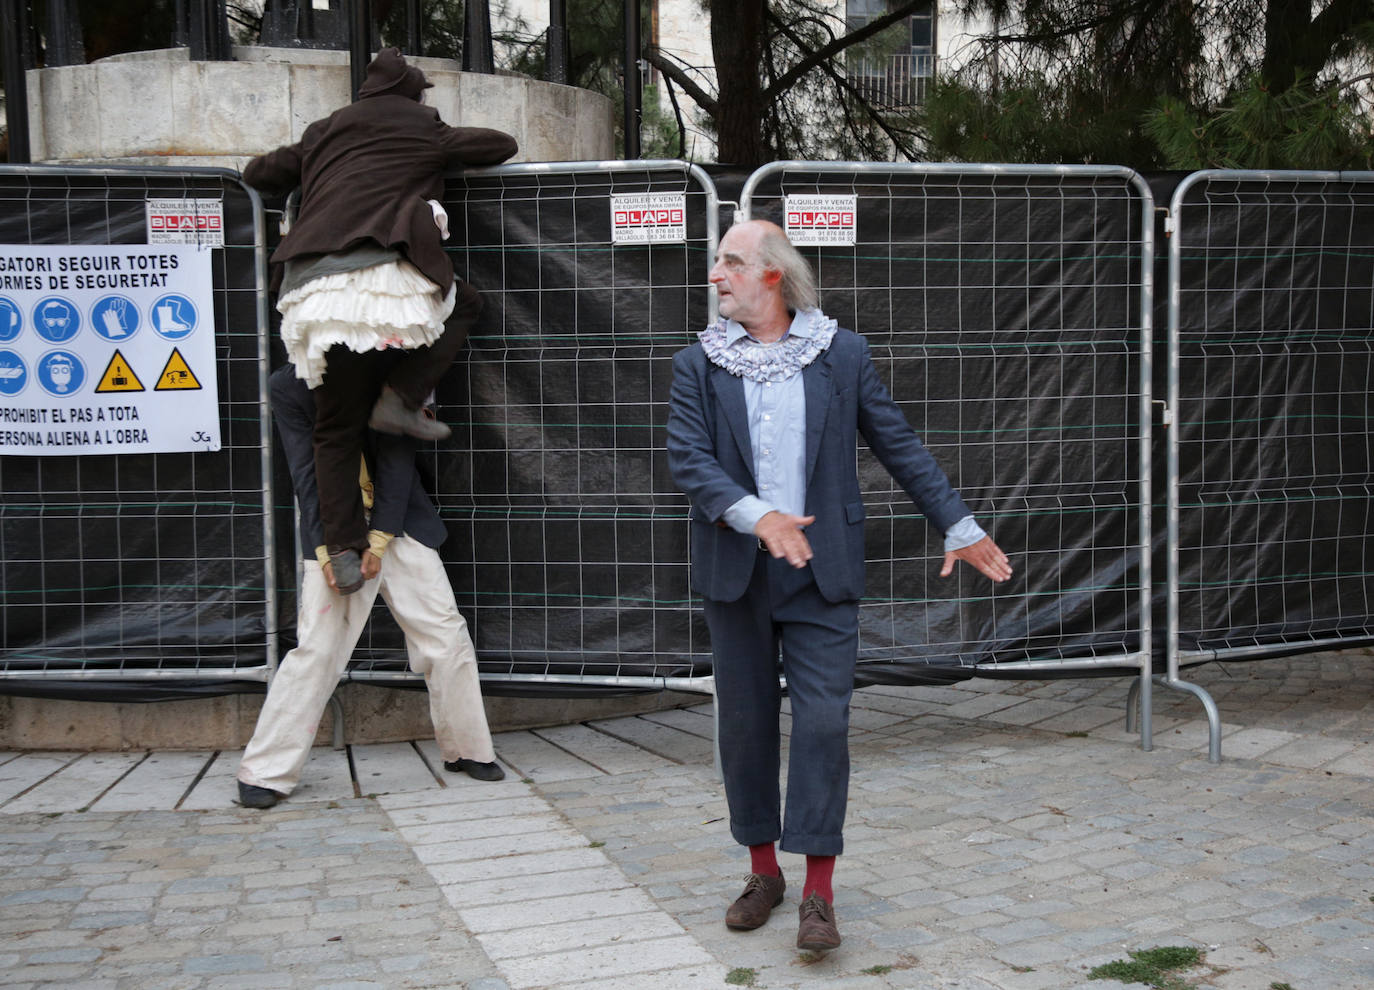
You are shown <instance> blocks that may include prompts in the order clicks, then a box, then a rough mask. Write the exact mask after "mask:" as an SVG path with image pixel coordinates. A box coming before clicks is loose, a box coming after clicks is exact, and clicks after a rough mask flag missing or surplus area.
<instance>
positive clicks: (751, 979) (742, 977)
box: [725, 966, 758, 987]
mask: <svg viewBox="0 0 1374 990" xmlns="http://www.w3.org/2000/svg"><path fill="white" fill-rule="evenodd" d="M757 981H758V973H757V972H755V971H754V970H752V969H748V968H746V967H744V966H736V967H735V968H734V969H732V970H730V972H728V973H726V974H725V982H726V983H728V984H730V986H732V987H752V986H754V985H755V983H756V982H757Z"/></svg>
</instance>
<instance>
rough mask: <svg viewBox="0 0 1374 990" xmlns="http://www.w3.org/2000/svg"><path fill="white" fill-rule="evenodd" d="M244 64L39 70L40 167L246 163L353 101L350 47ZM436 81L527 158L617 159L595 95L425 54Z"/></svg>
mask: <svg viewBox="0 0 1374 990" xmlns="http://www.w3.org/2000/svg"><path fill="white" fill-rule="evenodd" d="M234 56H235V61H233V62H192V61H191V60H190V56H189V55H188V52H187V49H185V48H171V49H165V50H161V51H152V52H137V53H134V54H130V55H118V56H114V57H112V58H107V59H102V60H100V61H98V62H93V63H91V64H89V65H73V66H63V67H59V68H52V69H34V70H31V71H30V72H29V73H28V79H27V81H28V95H29V139H30V145H31V149H32V157H33V160H34V161H35V162H46V163H84V164H96V163H100V164H111V163H116V164H134V165H147V164H165V165H213V166H218V167H222V168H233V169H239V168H242V166H243V165H244V164H245V163H246V162H247V161H248V159H249V158H250V157H251V156H253V155H256V154H260V153H261V152H264V151H270V150H271V149H273V148H275V147H277V146H279V145H283V144H290V143H291V142H293V141H295V140H297V139H298V138H299V137H300V136H301V133H302V132H303V131H304V130H305V128H306V125H308V124H309V123H310V122H311V121H313V120H317V119H319V118H321V117H325V116H327V115H328V114H330V113H331V112H332V111H334V110H337V109H338V108H339V107H341V106H343V105H344V104H346V103H347V102H348V100H349V67H348V53H347V52H337V51H321V50H314V49H296V48H261V47H240V48H235V49H234ZM412 61H414V63H415V64H417V65H419V66H420V67H421V68H422V69H423V70H424V72H425V75H426V76H427V77H428V79H429V80H430V81H431V82H433V83H434V88H433V89H430V90H428V91H427V92H426V94H425V102H426V103H428V104H429V105H430V106H433V107H434V108H435V109H437V110H438V111H439V115H440V117H442V118H443V119H444V120H445V121H447V122H448V123H450V124H463V125H469V126H475V127H495V128H498V129H499V130H503V131H506V132H507V133H510V134H513V135H514V136H515V138H516V140H518V141H519V142H520V154H519V155H518V156H517V157H516V158H515V159H514V160H515V161H517V162H539V161H583V160H587V161H597V160H602V159H607V158H610V157H612V156H613V155H614V153H615V152H614V147H613V144H614V130H613V125H612V106H611V102H610V101H609V100H608V99H606V97H604V96H602V95H600V94H599V93H593V92H591V91H590V90H585V89H577V88H575V87H572V86H559V85H556V84H554V83H548V82H543V81H541V80H538V79H531V78H529V77H528V76H520V75H480V74H477V73H470V72H460V71H458V63H457V62H455V61H453V60H451V59H437V58H417V59H413V60H412Z"/></svg>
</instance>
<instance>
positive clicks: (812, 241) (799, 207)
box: [783, 193, 858, 247]
mask: <svg viewBox="0 0 1374 990" xmlns="http://www.w3.org/2000/svg"><path fill="white" fill-rule="evenodd" d="M783 213H784V215H785V218H786V223H785V224H784V226H785V227H786V230H787V239H788V240H789V241H791V242H792V243H793V244H795V245H796V246H797V247H816V246H827V245H828V246H842V247H850V246H853V244H854V237H855V230H856V228H857V220H856V218H857V216H858V197H857V196H852V195H849V196H819V195H813V194H809V193H808V194H805V195H797V196H787V197H785V198H784V203H783Z"/></svg>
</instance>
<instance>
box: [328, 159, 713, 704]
mask: <svg viewBox="0 0 1374 990" xmlns="http://www.w3.org/2000/svg"><path fill="white" fill-rule="evenodd" d="M637 194H663V195H665V196H673V195H681V196H682V197H683V200H684V203H685V215H684V218H683V219H684V222H685V235H686V236H685V239H681V238H679V239H675V240H669V241H665V242H663V243H656V244H643V243H636V244H625V243H616V242H615V241H614V240H613V234H612V217H611V205H612V201H613V199H614V197H617V196H621V195H637ZM444 202H445V206H446V208H447V209H448V210H449V213H450V226H451V228H452V229H453V230H454V232H455V234H454V238H453V241H454V243H455V244H456V246H454V247H451V248H450V254H451V257H452V259H453V261H454V266H455V268H456V270H457V271H458V273H459V275H460V277H463V278H466V279H467V280H469V281H470V282H471V283H472V284H473V285H474V286H475V287H476V288H477V289H479V290H480V291H481V292H482V295H483V297H484V300H485V303H486V306H485V310H484V312H483V315H482V318H481V320H480V322H479V323H478V325H477V327H476V328H475V329H474V330H473V332H472V334H471V336H470V338H469V344H468V347H467V348H466V350H465V353H464V354H463V355H461V356H460V358H459V361H458V362H457V363H456V364H455V366H454V368H453V369H452V370H451V371H450V372H449V373H448V375H447V376H446V378H445V381H444V383H443V384H441V386H440V389H439V395H438V399H439V417H440V418H441V419H442V420H443V421H444V422H446V423H449V424H450V425H451V426H452V427H453V431H454V432H453V435H452V437H450V438H449V439H448V440H446V441H444V442H443V443H441V444H440V445H438V446H437V448H434V449H433V450H432V451H431V452H429V453H425V454H422V464H421V473H422V475H423V476H425V478H426V481H427V482H432V486H431V488H430V490H431V491H433V492H435V493H437V494H436V501H437V502H438V504H439V508H440V513H441V515H442V516H443V518H444V520H445V522H446V523H447V524H448V529H449V538H448V540H447V542H446V543H445V544H444V546H443V547H442V548H441V553H442V554H443V556H444V558H445V561H446V563H447V566H448V572H449V577H450V579H451V580H452V583H453V587H454V591H455V594H456V597H457V600H458V605H459V609H460V610H461V611H462V613H463V615H464V616H465V617H466V618H467V619H468V622H469V626H470V630H471V632H472V635H473V639H474V642H475V644H476V647H477V651H478V657H479V666H480V669H481V671H482V675H483V677H484V678H485V679H487V680H488V681H489V682H500V681H503V680H506V681H513V680H519V679H522V678H524V679H534V680H543V681H546V682H551V681H558V680H560V679H562V680H563V682H564V683H565V684H569V683H572V682H577V683H580V684H582V685H584V686H588V685H593V686H594V685H597V684H601V685H603V686H605V685H607V684H609V683H610V682H612V681H615V682H619V683H621V684H622V685H623V684H626V683H629V681H627V679H630V678H662V677H678V678H680V677H686V676H692V675H694V674H700V673H704V672H705V667H706V665H707V663H708V661H709V641H708V639H707V637H706V634H705V627H704V623H703V620H702V619H701V618H700V615H699V610H698V609H696V608H694V607H693V603H692V602H691V601H690V600H689V592H688V580H687V506H686V501H685V499H684V498H683V496H682V494H681V492H679V491H678V490H677V488H676V486H674V484H673V482H672V479H671V477H670V475H669V472H668V468H667V462H666V459H665V455H664V452H663V441H664V426H665V424H666V422H667V408H668V407H667V404H668V392H669V387H670V384H671V358H672V355H673V353H674V352H675V351H677V350H678V349H680V348H681V347H683V346H685V345H686V344H687V343H689V342H690V341H691V340H692V339H694V337H693V334H694V332H695V331H696V330H699V329H700V328H701V327H703V326H704V325H705V322H706V307H707V291H706V286H707V283H706V273H707V270H708V267H709V259H710V257H711V255H712V253H713V252H714V238H715V222H714V217H715V213H716V210H717V206H716V203H715V192H714V187H713V186H712V184H711V182H710V180H709V179H708V178H707V177H706V176H705V174H704V173H702V172H700V170H698V169H695V168H693V167H689V166H685V165H683V164H681V163H630V164H625V163H617V164H616V165H615V166H614V167H612V166H610V165H609V164H607V165H600V164H591V163H587V164H583V165H575V164H568V165H563V166H555V167H549V166H519V165H514V166H502V167H499V168H495V169H489V170H481V171H472V172H467V173H464V174H462V175H461V176H455V177H452V178H451V180H450V182H449V184H448V188H447V191H446V195H445V199H444ZM400 642H401V639H400V633H399V630H397V629H396V628H395V625H394V623H393V621H392V620H391V619H390V617H389V616H387V615H386V614H385V613H384V612H383V611H382V610H380V609H379V610H378V611H377V613H375V614H374V616H373V619H372V622H371V623H370V624H369V631H368V632H367V633H366V634H365V636H364V640H363V641H362V642H361V643H360V644H359V648H358V650H357V651H356V652H355V659H354V664H353V666H352V673H353V676H355V677H358V678H360V679H364V678H366V677H367V676H369V675H377V674H379V673H385V672H387V671H395V670H396V669H397V668H398V665H400V664H403V662H404V660H403V658H402V657H399V656H398V654H397V647H398V644H399V643H400Z"/></svg>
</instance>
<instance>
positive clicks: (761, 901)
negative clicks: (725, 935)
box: [725, 870, 787, 932]
mask: <svg viewBox="0 0 1374 990" xmlns="http://www.w3.org/2000/svg"><path fill="white" fill-rule="evenodd" d="M786 889H787V883H786V881H784V880H783V878H782V871H781V870H779V871H778V875H777V876H775V877H770V876H768V875H767V874H764V873H751V874H749V876H748V878H747V879H746V880H745V881H744V893H742V894H740V895H739V897H737V898H736V899H735V903H733V904H731V905H730V909H729V910H728V911H726V912H725V927H727V928H733V929H734V930H735V931H737V932H748V931H753V930H754V929H755V928H758V927H759V926H760V925H762V924H763V923H764V922H765V921H767V920H768V916H769V915H770V914H772V913H773V909H774V908H775V907H777V906H778V905H779V904H781V903H782V895H783V891H785V890H786Z"/></svg>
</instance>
